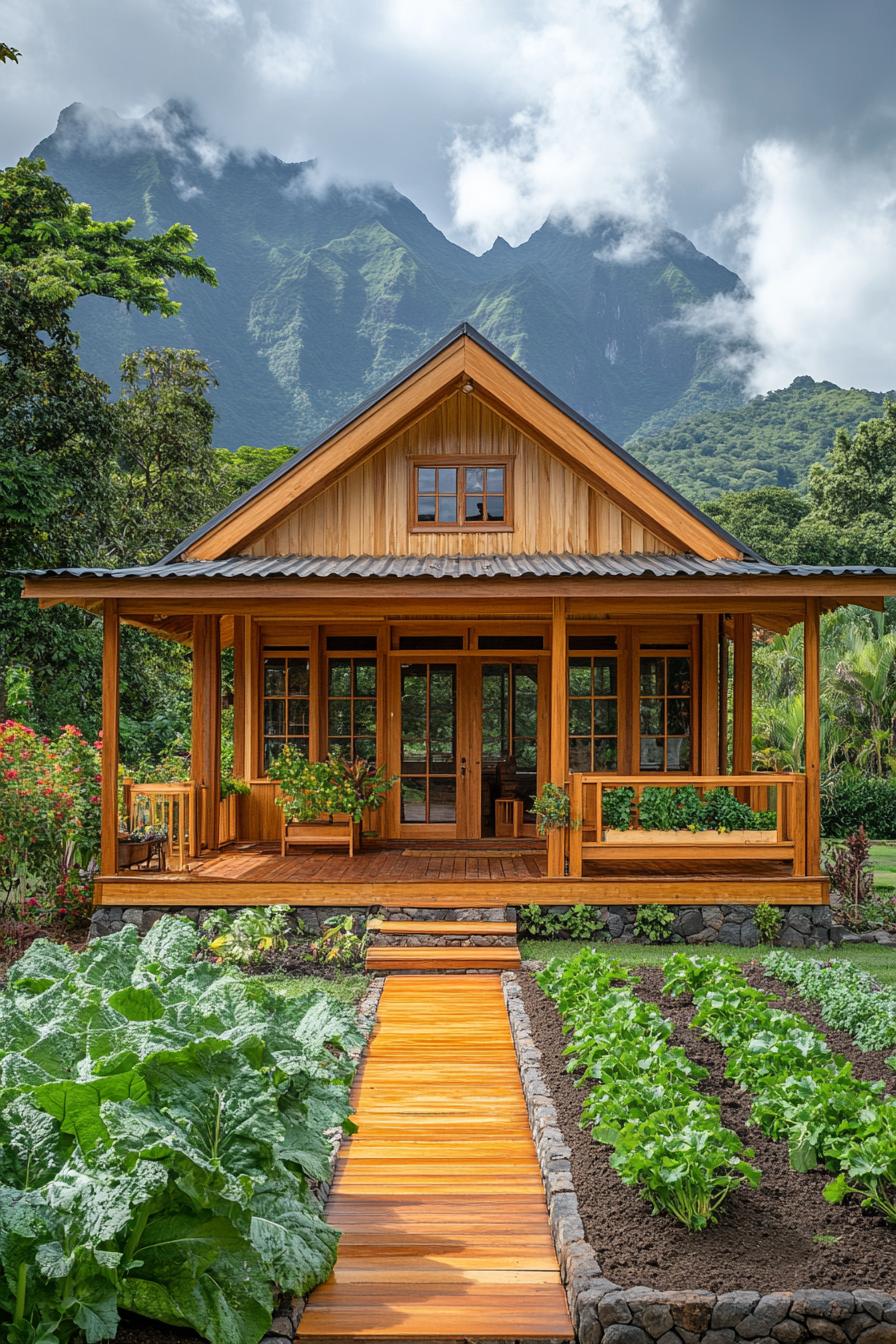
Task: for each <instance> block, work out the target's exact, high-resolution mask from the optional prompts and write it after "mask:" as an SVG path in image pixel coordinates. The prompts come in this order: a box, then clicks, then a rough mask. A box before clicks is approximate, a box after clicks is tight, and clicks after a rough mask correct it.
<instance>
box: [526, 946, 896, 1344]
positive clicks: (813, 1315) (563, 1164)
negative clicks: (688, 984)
mask: <svg viewBox="0 0 896 1344" xmlns="http://www.w3.org/2000/svg"><path fill="white" fill-rule="evenodd" d="M501 982H502V984H503V986H504V1001H505V1003H506V1005H507V1012H508V1016H509V1018H510V1029H511V1032H512V1035H513V1044H514V1049H515V1050H516V1057H517V1063H518V1065H519V1070H520V1078H521V1081H522V1084H523V1093H524V1095H525V1098H526V1108H527V1110H528V1113H529V1124H530V1126H531V1129H532V1137H533V1139H534V1141H535V1148H536V1152H537V1153H538V1160H539V1164H540V1166H541V1175H542V1181H543V1183H544V1189H545V1198H546V1200H547V1205H548V1212H549V1216H550V1224H551V1232H552V1235H553V1238H554V1246H555V1248H556V1251H557V1259H558V1261H559V1263H560V1274H561V1277H562V1279H563V1283H564V1286H565V1288H566V1297H567V1301H568V1303H569V1312H570V1316H571V1317H572V1320H573V1325H574V1327H575V1331H576V1339H577V1340H578V1341H579V1344H653V1341H654V1340H657V1341H659V1344H746V1341H751V1344H853V1341H854V1342H855V1344H896V1297H891V1296H890V1295H889V1294H888V1293H881V1292H874V1291H872V1290H870V1289H865V1288H856V1289H853V1290H852V1291H851V1292H847V1291H841V1290H828V1289H822V1288H800V1289H797V1290H795V1291H793V1292H781V1293H765V1294H760V1293H756V1292H747V1291H743V1292H733V1293H711V1292H707V1291H706V1290H704V1289H700V1288H695V1289H691V1290H689V1291H683V1290H682V1291H678V1290H676V1291H673V1292H665V1291H663V1290H661V1289H655V1288H644V1287H635V1288H623V1287H622V1285H621V1284H618V1283H613V1282H612V1280H611V1279H607V1278H605V1277H604V1275H603V1273H602V1271H601V1267H600V1264H599V1262H598V1259H597V1256H596V1255H595V1253H594V1249H593V1247H592V1246H591V1244H590V1243H589V1242H588V1241H587V1239H586V1237H585V1229H584V1226H583V1224H582V1219H581V1217H580V1216H579V1205H578V1200H577V1199H576V1194H575V1187H574V1185H573V1181H572V1170H571V1167H570V1161H569V1159H570V1157H571V1153H570V1150H569V1146H568V1145H567V1144H566V1143H565V1142H564V1140H563V1135H562V1133H561V1132H560V1127H559V1124H558V1121H557V1110H556V1107H555V1106H554V1102H553V1099H552V1097H551V1094H550V1090H549V1087H548V1084H547V1082H546V1081H545V1077H544V1074H543V1073H542V1071H541V1051H540V1050H539V1049H538V1047H537V1046H536V1044H535V1041H534V1039H533V1037H532V1027H531V1023H530V1022H529V1016H528V1014H527V1012H526V1009H525V1007H524V1005H523V999H522V993H521V991H520V987H519V982H518V980H517V977H516V976H515V975H514V974H513V972H512V971H505V972H504V974H503V975H502V977H501Z"/></svg>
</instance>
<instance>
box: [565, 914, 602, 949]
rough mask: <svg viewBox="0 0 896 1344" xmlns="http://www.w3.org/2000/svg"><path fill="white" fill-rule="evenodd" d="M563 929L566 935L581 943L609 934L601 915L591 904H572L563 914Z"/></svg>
mask: <svg viewBox="0 0 896 1344" xmlns="http://www.w3.org/2000/svg"><path fill="white" fill-rule="evenodd" d="M563 929H564V932H565V933H566V934H567V936H568V937H570V938H572V939H575V940H576V941H579V942H583V943H587V942H590V941H591V940H592V939H595V938H609V936H610V935H609V934H608V933H607V930H606V921H605V920H604V917H603V915H602V914H601V912H600V911H599V910H598V909H597V908H596V906H593V905H574V906H572V907H571V908H570V909H569V910H567V912H566V914H565V915H564V916H563Z"/></svg>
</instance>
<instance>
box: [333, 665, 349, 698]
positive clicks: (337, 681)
mask: <svg viewBox="0 0 896 1344" xmlns="http://www.w3.org/2000/svg"><path fill="white" fill-rule="evenodd" d="M351 685H352V665H351V661H350V659H348V658H331V659H330V678H329V692H330V695H348V694H349V693H350V691H351Z"/></svg>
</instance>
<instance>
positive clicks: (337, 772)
mask: <svg viewBox="0 0 896 1344" xmlns="http://www.w3.org/2000/svg"><path fill="white" fill-rule="evenodd" d="M268 774H269V776H270V777H271V779H275V780H276V781H277V783H278V784H279V785H280V790H279V793H278V796H277V799H276V802H277V806H278V807H281V808H282V809H283V814H284V816H285V818H286V820H287V822H303V821H317V820H318V818H319V817H327V816H329V817H332V816H335V815H337V814H339V815H348V816H349V817H351V819H352V821H353V822H355V823H359V822H360V821H361V818H362V817H363V815H364V813H365V812H366V811H368V810H370V811H376V810H377V809H378V808H380V807H381V806H382V805H383V802H384V801H385V799H386V797H387V795H388V793H389V791H390V789H392V788H393V786H394V785H395V784H396V782H397V780H398V776H397V775H390V774H388V773H387V771H386V767H385V766H383V765H380V766H376V767H374V766H372V765H371V764H370V762H369V761H367V760H365V759H364V758H363V757H362V756H357V757H355V758H354V759H349V758H347V757H344V756H343V755H342V754H341V753H340V752H338V751H331V752H330V754H329V756H327V758H326V760H323V761H309V760H308V759H307V758H306V757H305V756H303V755H302V753H301V752H300V751H296V750H295V748H293V747H291V746H289V744H287V745H286V746H285V747H284V748H283V750H282V751H281V752H280V755H279V756H277V757H276V759H275V760H273V761H272V762H271V764H270V765H269V767H268Z"/></svg>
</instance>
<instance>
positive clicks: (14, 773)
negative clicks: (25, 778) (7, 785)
mask: <svg viewBox="0 0 896 1344" xmlns="http://www.w3.org/2000/svg"><path fill="white" fill-rule="evenodd" d="M18 777H19V772H18V770H4V771H3V778H4V779H18Z"/></svg>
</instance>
